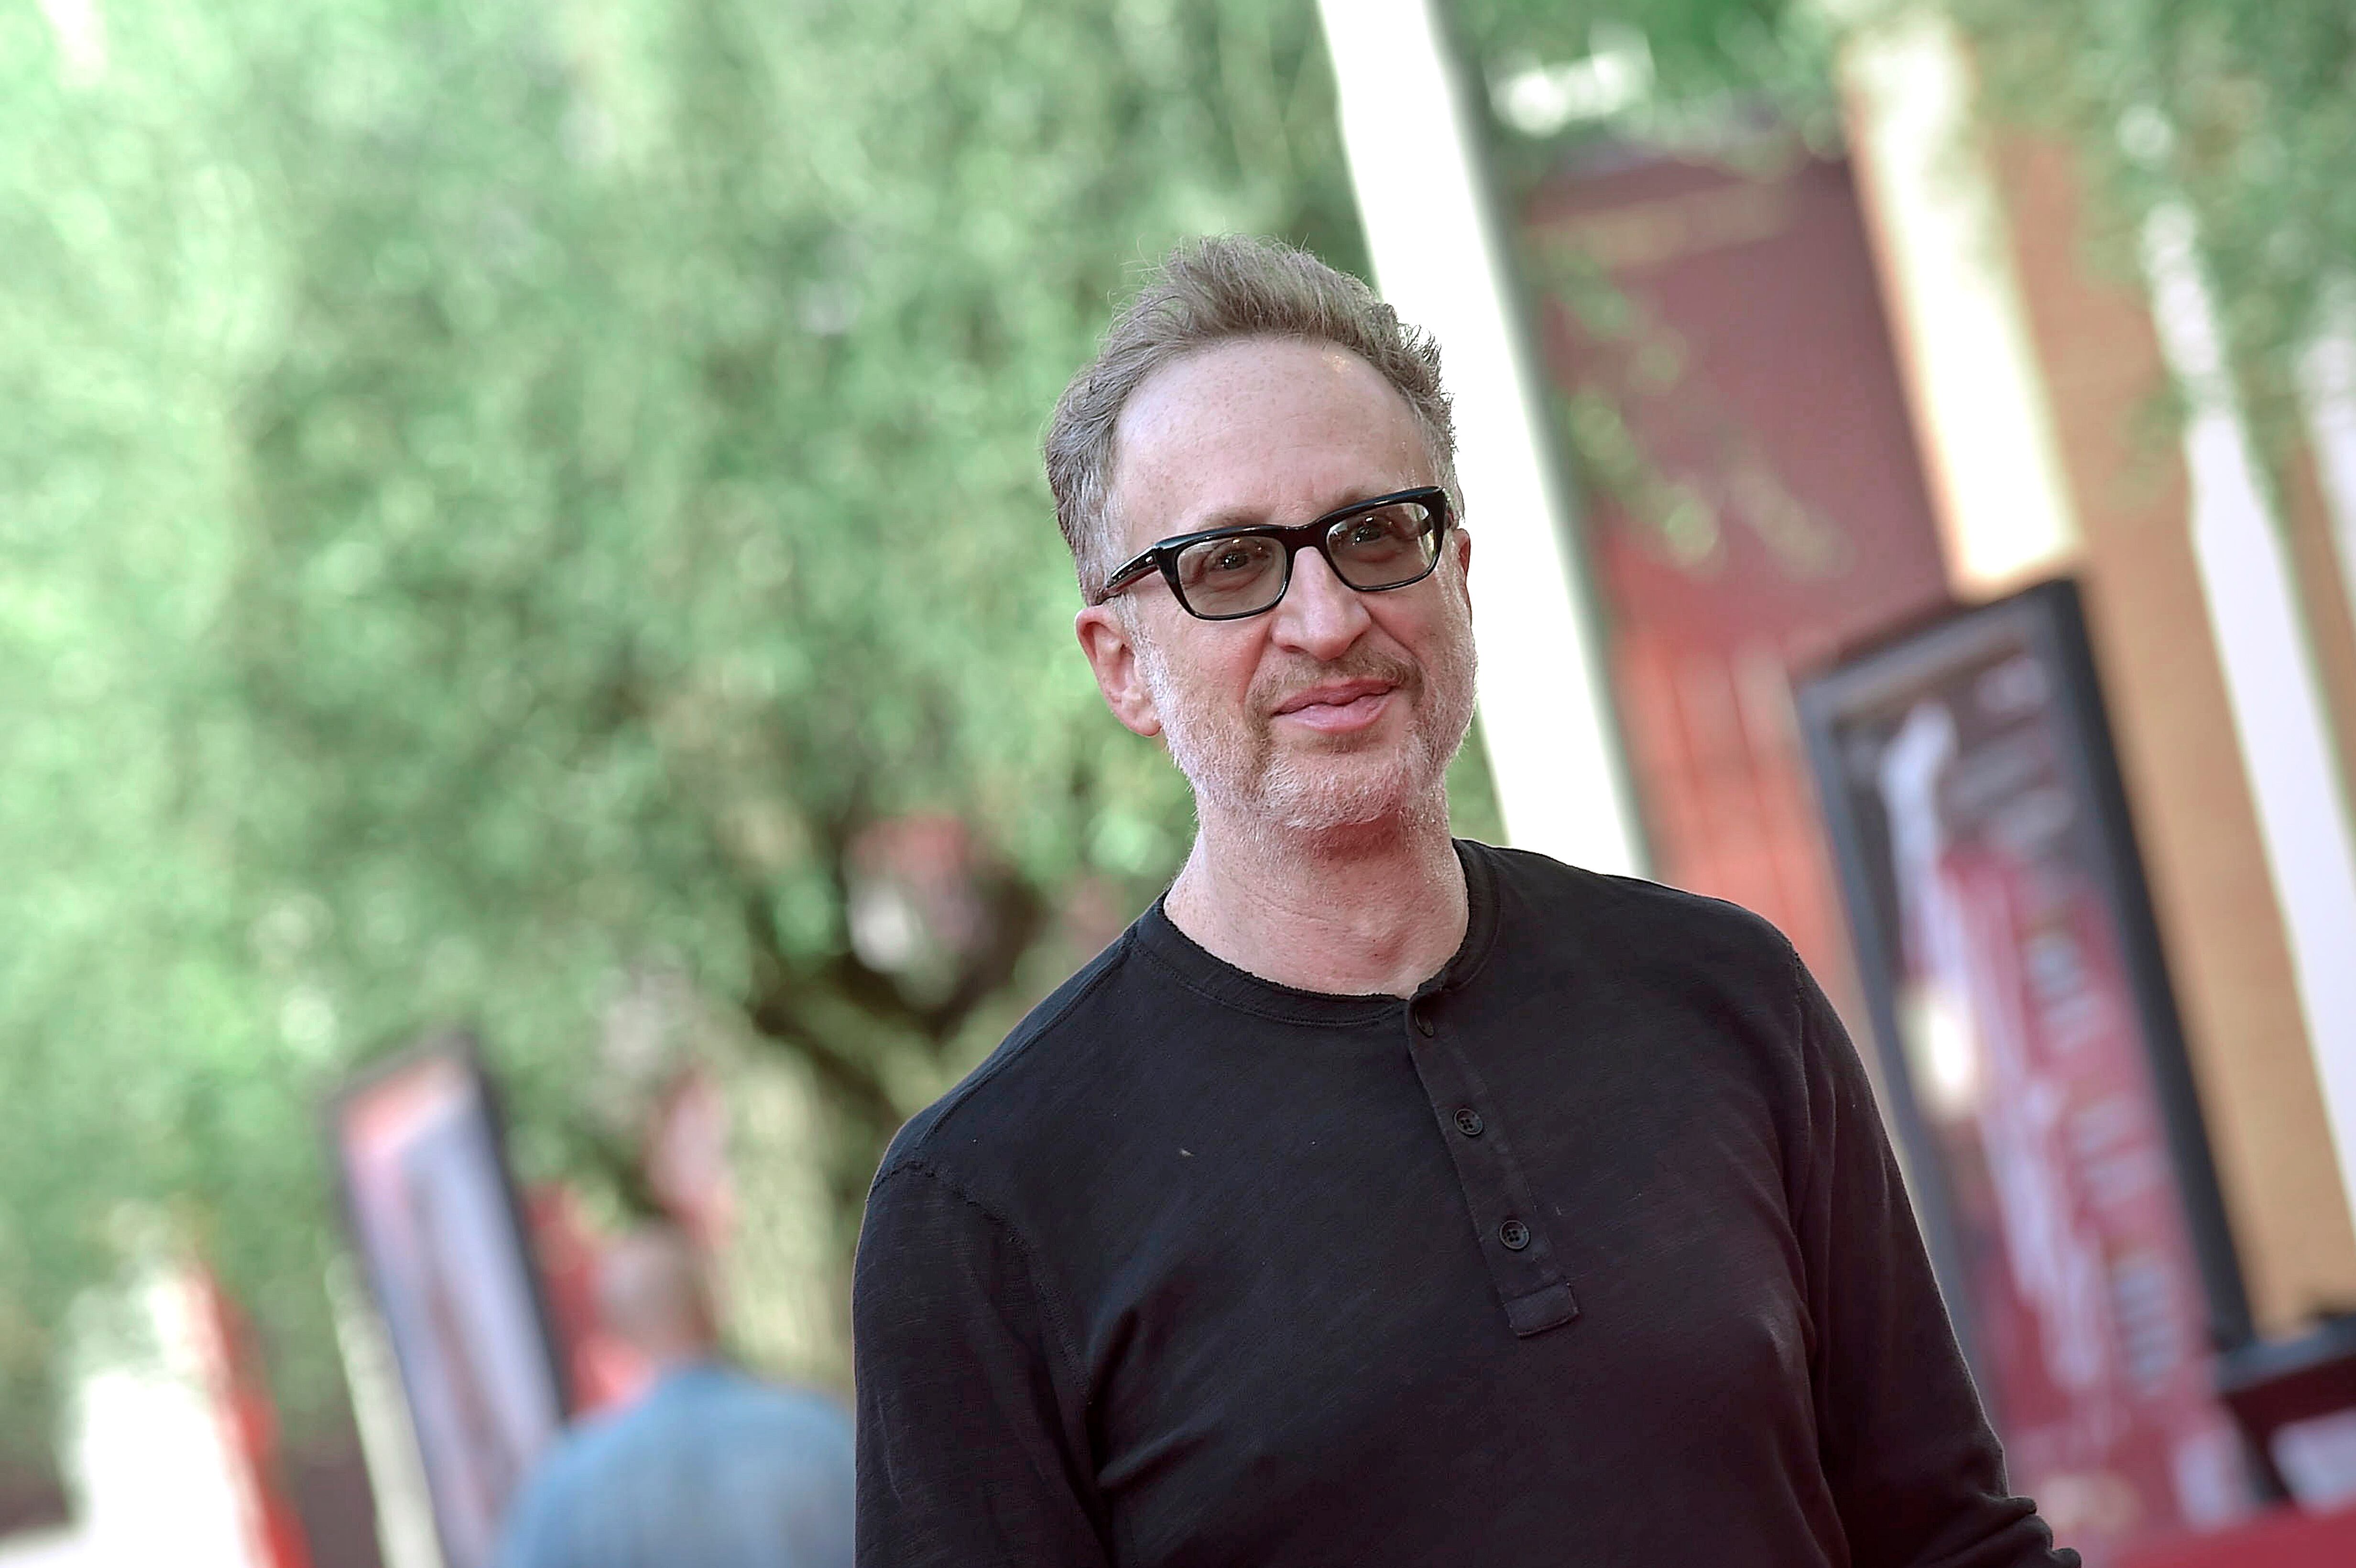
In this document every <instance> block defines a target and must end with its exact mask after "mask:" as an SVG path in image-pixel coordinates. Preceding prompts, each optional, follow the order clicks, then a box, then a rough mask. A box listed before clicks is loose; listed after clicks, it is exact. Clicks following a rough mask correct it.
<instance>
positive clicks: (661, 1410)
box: [496, 1226, 854, 1568]
mask: <svg viewBox="0 0 2356 1568" xmlns="http://www.w3.org/2000/svg"><path fill="white" fill-rule="evenodd" d="M597 1308H598V1315H599V1317H601V1318H602V1319H603V1320H604V1323H605V1328H607V1329H608V1330H609V1331H611V1332H612V1333H613V1334H615V1335H616V1337H618V1338H619V1339H622V1340H623V1341H625V1342H626V1343H627V1344H628V1345H630V1346H631V1347H632V1348H633V1349H636V1350H637V1352H638V1353H639V1354H640V1355H641V1356H644V1357H645V1358H646V1360H647V1361H648V1364H649V1365H650V1366H652V1367H653V1368H654V1371H655V1380H654V1382H653V1384H652V1385H651V1386H650V1387H649V1388H648V1391H647V1392H645V1393H644V1394H643V1395H641V1396H640V1397H639V1398H638V1399H637V1400H636V1401H634V1402H632V1403H630V1404H628V1405H626V1406H624V1407H623V1408H622V1409H620V1410H616V1411H609V1412H605V1413H600V1414H598V1415H595V1416H593V1417H592V1418H590V1419H589V1420H588V1421H586V1422H584V1423H583V1424H581V1425H580V1426H578V1427H576V1428H574V1429H573V1431H572V1432H571V1433H569V1434H568V1435H566V1436H565V1437H564V1439H563V1440H562V1442H560V1443H558V1444H557V1445H556V1446H555V1447H553V1448H552V1449H551V1450H550V1451H549V1453H548V1454H547V1456H545V1457H543V1458H542V1459H541V1462H540V1465H539V1467H538V1468H537V1469H535V1470H534V1471H533V1472H532V1474H531V1477H530V1479H529V1480H528V1481H526V1482H525V1484H524V1486H523V1488H522V1490H521V1491H519V1493H518V1494H517V1496H516V1499H515V1501H514V1503H513V1505H512V1506H511V1507H510V1508H509V1510H508V1517H507V1520H506V1525H505V1529H504V1532H503V1534H502V1537H501V1541H500V1547H499V1553H498V1560H497V1565H496V1568H851V1519H852V1512H853V1508H852V1499H853V1497H854V1486H853V1479H852V1468H851V1454H852V1445H851V1417H850V1415H849V1414H848V1413H846V1412H845V1411H844V1410H843V1409H842V1407H841V1406H840V1405H838V1404H836V1403H834V1402H833V1401H832V1400H830V1399H827V1398H826V1397H824V1396H823V1395H820V1394H816V1393H811V1392H805V1391H800V1390H794V1389H784V1388H778V1387H776V1386H774V1385H772V1384H769V1383H766V1382H763V1381H759V1380H758V1379H756V1378H753V1377H750V1376H748V1375H746V1374H745V1373H744V1372H741V1371H737V1370H735V1369H734V1368H733V1367H731V1366H729V1365H727V1364H726V1363H725V1362H724V1361H723V1360H721V1359H720V1355H719V1344H720V1333H719V1318H718V1315H717V1313H716V1312H715V1311H714V1310H713V1307H712V1296H711V1293H710V1292H709V1290H708V1289H707V1288H706V1286H705V1283H704V1278H703V1269H702V1260H701V1256H700V1255H699V1254H698V1253H697V1250H696V1248H695V1246H694V1244H693V1243H691V1242H690V1241H689V1240H688V1239H687V1237H686V1236H684V1235H682V1234H681V1233H680V1232H678V1231H676V1230H672V1229H670V1228H669V1227H666V1226H650V1227H648V1228H646V1229H644V1230H640V1231H637V1232H634V1233H632V1234H630V1235H627V1236H625V1237H623V1238H622V1239H621V1240H620V1241H618V1242H617V1243H615V1245H614V1246H613V1247H612V1248H610V1249H609V1250H608V1251H607V1252H606V1253H605V1257H604V1258H603V1259H602V1260H601V1261H600V1263H599V1265H598V1271H597Z"/></svg>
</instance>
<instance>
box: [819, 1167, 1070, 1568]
mask: <svg viewBox="0 0 2356 1568" xmlns="http://www.w3.org/2000/svg"><path fill="white" fill-rule="evenodd" d="M1036 1262H1037V1260H1036V1259H1035V1258H1033V1256H1032V1254H1031V1253H1030V1251H1029V1249H1028V1247H1027V1246H1026V1245H1025V1243H1023V1240H1022V1239H1021V1238H1020V1237H1019V1236H1018V1235H1017V1234H1016V1233H1015V1232H1013V1231H1012V1230H1011V1229H1010V1228H1009V1227H1007V1226H1006V1225H1005V1224H1004V1223H1003V1222H1001V1221H1000V1220H999V1219H998V1218H997V1217H996V1216H994V1215H992V1214H991V1213H990V1212H988V1211H985V1210H984V1209H982V1208H981V1207H980V1205H979V1204H977V1203H975V1202H973V1201H972V1200H969V1198H968V1197H967V1196H966V1195H965V1194H964V1193H962V1192H960V1191H959V1190H958V1189H957V1188H955V1187H954V1186H952V1185H951V1184H950V1183H949V1182H948V1180H947V1179H943V1178H941V1177H940V1176H938V1175H937V1174H935V1173H934V1172H932V1171H930V1170H928V1169H926V1168H924V1167H922V1166H916V1165H910V1164H903V1165H900V1166H898V1167H896V1168H892V1169H889V1170H887V1172H886V1174H885V1175H884V1176H883V1177H882V1178H881V1179H879V1180H878V1181H877V1183H876V1186H875V1189H874V1190H873V1192H872V1193H871V1194H870V1195H869V1198H868V1201H867V1217H866V1221H865V1223H864V1224H863V1225H862V1229H861V1232H860V1238H859V1256H858V1262H857V1264H856V1265H855V1270H854V1277H853V1287H852V1304H851V1320H852V1322H851V1326H852V1339H853V1345H854V1356H855V1359H856V1367H857V1376H858V1385H859V1393H858V1411H859V1418H858V1449H859V1455H858V1472H859V1481H858V1487H859V1513H858V1562H859V1564H860V1568H927V1565H931V1564H940V1565H943V1568H948V1565H954V1568H1018V1565H1019V1568H1104V1565H1106V1564H1108V1563H1109V1561H1110V1559H1109V1556H1108V1552H1107V1550H1106V1547H1105V1544H1104V1537H1103V1531H1102V1526H1101V1523H1100V1519H1101V1514H1100V1511H1099V1510H1098V1508H1097V1507H1096V1506H1095V1501H1094V1496H1095V1494H1094V1488H1093V1484H1092V1481H1091V1475H1092V1471H1091V1468H1090V1466H1089V1464H1088V1461H1087V1452H1088V1449H1087V1427H1086V1418H1085V1403H1084V1402H1083V1401H1082V1400H1081V1399H1080V1397H1079V1396H1078V1395H1077V1393H1076V1390H1077V1389H1078V1388H1079V1387H1080V1386H1081V1385H1080V1377H1079V1365H1078V1356H1077V1352H1076V1348H1075V1347H1074V1346H1073V1344H1072V1343H1071V1341H1070V1339H1069V1337H1068V1331H1067V1330H1066V1328H1065V1326H1064V1325H1063V1324H1062V1323H1061V1322H1060V1321H1059V1320H1058V1318H1057V1317H1056V1315H1055V1307H1054V1306H1053V1301H1052V1298H1051V1297H1050V1296H1049V1295H1048V1294H1047V1293H1046V1292H1045V1291H1044V1290H1043V1289H1042V1287H1041V1283H1040V1280H1039V1277H1038V1271H1037V1267H1036Z"/></svg>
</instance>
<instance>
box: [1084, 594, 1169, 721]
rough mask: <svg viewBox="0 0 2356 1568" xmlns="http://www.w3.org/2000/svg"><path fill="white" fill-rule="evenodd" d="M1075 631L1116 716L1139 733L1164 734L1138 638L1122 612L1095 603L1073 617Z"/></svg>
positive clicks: (1108, 605) (1108, 704) (1116, 608)
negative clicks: (1140, 664) (1141, 661)
mask: <svg viewBox="0 0 2356 1568" xmlns="http://www.w3.org/2000/svg"><path fill="white" fill-rule="evenodd" d="M1072 630H1073V632H1074V633H1076V635H1078V637H1079V639H1080V652H1082V653H1084V654H1086V655H1087V659H1088V668H1089V669H1090V670H1091V671H1093V672H1094V673H1095V675H1096V677H1097V689H1098V691H1101V692H1103V693H1104V699H1105V706H1106V707H1107V708H1109V709H1112V716H1113V717H1114V718H1116V719H1118V720H1120V721H1121V723H1123V724H1124V725H1126V726H1128V727H1129V728H1130V730H1133V731H1136V732H1137V733H1138V734H1141V735H1159V734H1161V733H1162V716H1161V715H1160V714H1159V713H1157V712H1155V711H1154V709H1153V693H1152V692H1151V690H1149V689H1148V688H1147V687H1146V684H1145V677H1144V672H1142V671H1141V670H1140V669H1139V668H1138V667H1137V659H1138V649H1137V639H1136V637H1135V635H1133V634H1132V633H1131V632H1130V629H1129V626H1128V624H1127V623H1126V621H1125V620H1124V618H1123V615H1122V613H1121V611H1120V610H1119V608H1118V607H1116V606H1114V605H1111V604H1091V605H1089V606H1088V607H1087V609H1085V610H1082V611H1081V612H1080V613H1078V614H1077V615H1076V616H1075V617H1073V620H1072Z"/></svg>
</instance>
